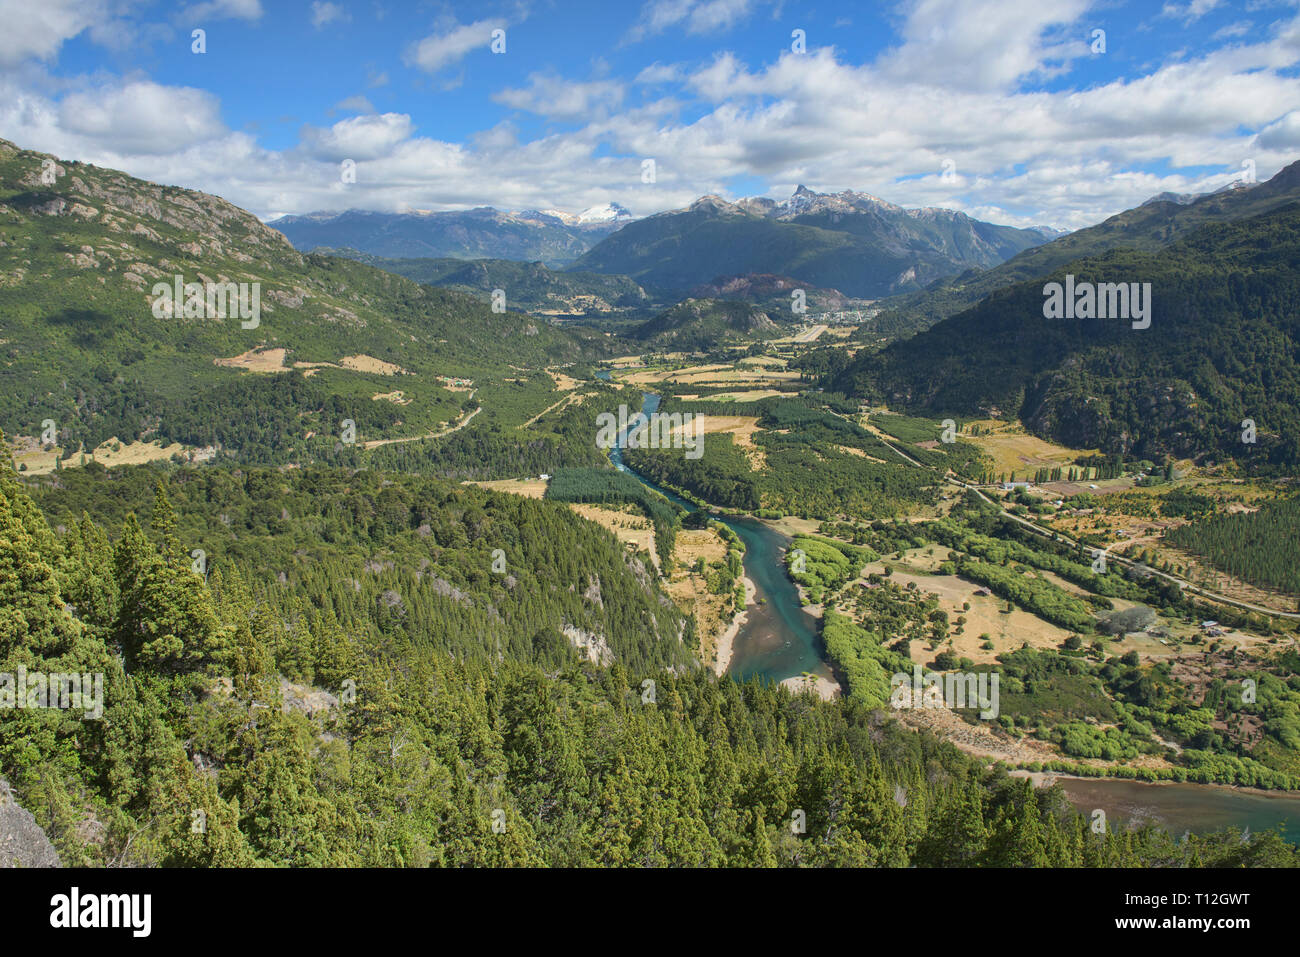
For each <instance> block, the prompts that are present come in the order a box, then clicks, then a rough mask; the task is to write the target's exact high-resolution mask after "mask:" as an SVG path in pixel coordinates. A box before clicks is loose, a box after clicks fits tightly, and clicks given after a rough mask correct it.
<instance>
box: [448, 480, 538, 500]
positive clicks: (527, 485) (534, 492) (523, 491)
mask: <svg viewBox="0 0 1300 957" xmlns="http://www.w3.org/2000/svg"><path fill="white" fill-rule="evenodd" d="M464 484H465V485H478V486H480V487H481V488H489V489H492V491H494V492H509V493H510V494H511V495H522V496H524V498H541V497H542V496H544V495H545V494H546V486H547V485H548V484H549V483H547V482H543V481H542V480H541V479H497V480H496V481H492V482H465V483H464Z"/></svg>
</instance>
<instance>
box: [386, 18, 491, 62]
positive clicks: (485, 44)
mask: <svg viewBox="0 0 1300 957" xmlns="http://www.w3.org/2000/svg"><path fill="white" fill-rule="evenodd" d="M505 27H506V23H505V21H504V20H476V21H474V22H473V23H466V24H462V25H460V26H457V27H454V28H453V29H451V30H448V31H446V32H443V33H431V34H429V36H427V37H425V38H424V39H423V40H420V41H419V42H418V43H416V44H415V45H414V46H413V47H412V48H411V49H410V50H409V51H408V53H407V57H406V59H407V62H408V63H411V64H413V65H415V66H417V67H419V68H420V69H421V70H424V71H425V72H426V73H437V72H438V71H439V70H443V69H446V68H447V67H449V66H452V65H454V64H456V63H459V62H460V61H461V60H462V59H464V57H465V55H466V54H468V53H469V52H470V51H471V50H476V49H480V48H481V49H484V50H486V49H488V48H489V46H490V44H491V43H492V31H493V30H498V29H502V30H503V29H505ZM508 39H509V37H508V36H507V40H508Z"/></svg>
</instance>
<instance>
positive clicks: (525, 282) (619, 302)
mask: <svg viewBox="0 0 1300 957" xmlns="http://www.w3.org/2000/svg"><path fill="white" fill-rule="evenodd" d="M316 252H318V253H321V254H324V255H329V256H340V257H342V258H345V259H354V260H356V261H357V262H363V263H366V264H367V265H369V266H374V267H376V268H378V269H383V270H385V271H386V272H391V273H396V274H397V275H399V276H405V277H406V278H407V279H413V280H415V281H416V282H418V283H422V284H424V285H426V286H442V287H445V288H449V289H457V290H460V291H461V292H467V293H470V294H472V295H474V296H476V297H477V298H480V299H483V300H484V301H486V302H490V301H491V295H492V292H493V290H496V289H501V290H503V291H504V292H505V294H506V303H507V305H508V307H509V308H511V309H521V310H523V311H525V312H534V313H560V314H565V315H605V314H607V313H618V312H624V311H642V312H643V311H645V310H646V309H647V308H649V307H650V305H651V300H650V297H649V296H648V295H647V294H646V291H645V290H644V289H642V288H641V287H640V286H639V285H637V284H636V283H635V282H633V281H632V280H631V279H628V278H627V277H626V276H605V275H601V274H599V273H592V272H568V271H558V270H554V269H550V268H548V267H547V266H546V265H545V264H543V263H540V262H515V261H513V260H509V259H471V260H465V259H389V258H385V257H383V256H372V255H370V254H369V253H362V252H358V251H357V250H355V249H329V248H326V247H321V248H319V249H317V250H316Z"/></svg>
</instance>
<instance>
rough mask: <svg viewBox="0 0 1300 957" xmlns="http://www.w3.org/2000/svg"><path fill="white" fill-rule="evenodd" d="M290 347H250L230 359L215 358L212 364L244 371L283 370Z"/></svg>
mask: <svg viewBox="0 0 1300 957" xmlns="http://www.w3.org/2000/svg"><path fill="white" fill-rule="evenodd" d="M288 354H289V350H288V349H250V350H248V351H247V352H244V353H241V354H239V355H237V356H231V357H230V358H229V359H213V360H212V364H213V365H218V366H223V367H225V368H227V369H240V370H242V371H244V372H283V371H284V370H285V365H284V358H285V356H287V355H288Z"/></svg>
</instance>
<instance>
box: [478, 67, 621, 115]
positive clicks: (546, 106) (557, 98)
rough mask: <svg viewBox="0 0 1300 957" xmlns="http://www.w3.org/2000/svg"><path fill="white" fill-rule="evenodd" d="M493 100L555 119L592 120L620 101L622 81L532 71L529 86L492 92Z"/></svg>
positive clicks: (614, 106)
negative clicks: (584, 80)
mask: <svg viewBox="0 0 1300 957" xmlns="http://www.w3.org/2000/svg"><path fill="white" fill-rule="evenodd" d="M492 99H493V100H495V101H496V102H497V103H500V104H502V105H504V106H508V107H511V108H512V109H516V110H527V111H528V112H530V113H536V114H538V115H539V116H546V117H550V118H551V119H556V120H580V119H591V118H594V117H595V116H597V115H604V114H605V113H607V112H608V111H609V110H611V109H614V108H616V107H617V106H618V105H619V104H620V103H621V102H622V101H623V84H621V83H618V82H616V81H613V80H595V81H592V82H588V83H576V82H573V81H570V80H564V79H562V78H560V77H559V76H556V75H555V74H553V73H533V74H531V75H530V76H529V77H528V86H527V87H525V88H522V89H506V90H501V91H500V92H499V93H494V94H493V95H492Z"/></svg>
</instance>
